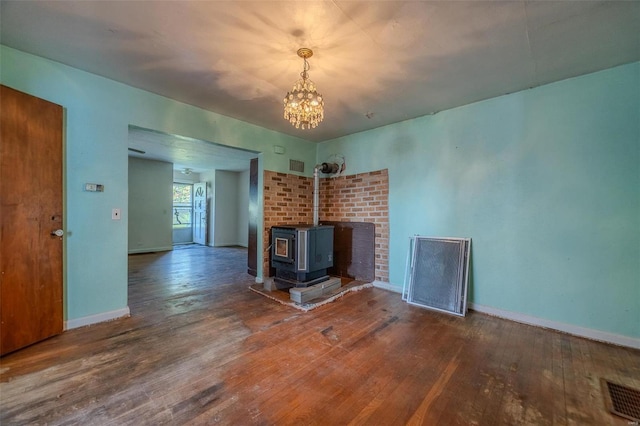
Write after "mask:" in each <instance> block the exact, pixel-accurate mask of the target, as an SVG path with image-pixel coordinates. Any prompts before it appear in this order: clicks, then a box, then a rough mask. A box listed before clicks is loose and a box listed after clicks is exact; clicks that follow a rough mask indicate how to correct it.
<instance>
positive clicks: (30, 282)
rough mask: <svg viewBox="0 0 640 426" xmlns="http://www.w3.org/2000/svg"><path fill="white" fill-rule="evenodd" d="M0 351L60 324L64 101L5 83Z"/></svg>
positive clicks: (1, 97)
mask: <svg viewBox="0 0 640 426" xmlns="http://www.w3.org/2000/svg"><path fill="white" fill-rule="evenodd" d="M0 89H1V91H0V110H1V111H2V114H0V116H1V121H0V129H1V136H2V139H1V140H0V225H1V226H0V310H1V312H0V329H1V330H0V334H1V339H0V355H4V354H7V353H9V352H13V351H15V350H17V349H20V348H22V347H25V346H28V345H30V344H32V343H35V342H38V341H40V340H43V339H46V338H48V337H51V336H53V335H56V334H60V333H61V332H62V326H63V325H62V320H63V318H62V238H63V237H59V236H56V235H52V232H55V231H56V230H60V232H62V125H63V111H62V107H61V106H59V105H55V104H52V103H50V102H47V101H44V100H42V99H38V98H35V97H33V96H30V95H27V94H25V93H22V92H18V91H16V90H14V89H11V88H8V87H5V86H0Z"/></svg>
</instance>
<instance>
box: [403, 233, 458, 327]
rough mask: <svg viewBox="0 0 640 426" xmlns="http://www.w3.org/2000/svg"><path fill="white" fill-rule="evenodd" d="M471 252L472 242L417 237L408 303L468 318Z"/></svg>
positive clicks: (414, 240) (408, 290)
mask: <svg viewBox="0 0 640 426" xmlns="http://www.w3.org/2000/svg"><path fill="white" fill-rule="evenodd" d="M469 248H470V240H469V239H462V238H426V237H415V238H414V239H413V242H412V244H411V245H410V250H412V251H413V256H412V261H411V266H410V268H409V269H410V279H409V285H408V289H407V293H406V300H407V301H408V302H409V303H412V304H415V305H420V306H424V307H427V308H431V309H436V310H439V311H443V312H448V313H453V314H456V315H465V313H466V294H467V282H468V276H467V275H468V274H467V272H468V258H469V256H468V252H469ZM403 293H404V291H403Z"/></svg>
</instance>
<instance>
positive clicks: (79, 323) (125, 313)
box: [64, 306, 131, 330]
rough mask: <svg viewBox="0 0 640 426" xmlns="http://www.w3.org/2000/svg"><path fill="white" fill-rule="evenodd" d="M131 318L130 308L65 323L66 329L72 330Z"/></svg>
mask: <svg viewBox="0 0 640 426" xmlns="http://www.w3.org/2000/svg"><path fill="white" fill-rule="evenodd" d="M129 316H131V311H129V307H128V306H127V307H126V308H122V309H117V310H115V311H109V312H103V313H101V314H96V315H89V316H88V317H82V318H76V319H72V320H69V321H65V322H64V329H65V330H71V329H73V328H78V327H84V326H85V325H91V324H97V323H99V322H105V321H111V320H114V319H118V318H124V317H129Z"/></svg>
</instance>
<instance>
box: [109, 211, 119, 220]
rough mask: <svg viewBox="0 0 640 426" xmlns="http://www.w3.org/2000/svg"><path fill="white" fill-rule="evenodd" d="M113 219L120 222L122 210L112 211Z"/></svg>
mask: <svg viewBox="0 0 640 426" xmlns="http://www.w3.org/2000/svg"><path fill="white" fill-rule="evenodd" d="M111 219H113V220H120V209H112V210H111Z"/></svg>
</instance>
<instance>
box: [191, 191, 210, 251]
mask: <svg viewBox="0 0 640 426" xmlns="http://www.w3.org/2000/svg"><path fill="white" fill-rule="evenodd" d="M193 242H194V243H196V244H203V245H204V244H207V183H206V182H198V183H194V184H193Z"/></svg>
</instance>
